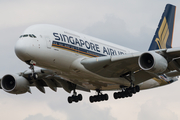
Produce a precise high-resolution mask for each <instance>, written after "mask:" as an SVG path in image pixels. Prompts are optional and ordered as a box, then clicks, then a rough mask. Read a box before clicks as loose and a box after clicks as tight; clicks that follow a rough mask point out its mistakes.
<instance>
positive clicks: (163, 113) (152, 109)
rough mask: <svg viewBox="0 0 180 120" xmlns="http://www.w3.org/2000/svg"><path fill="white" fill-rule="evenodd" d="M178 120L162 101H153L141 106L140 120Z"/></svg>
mask: <svg viewBox="0 0 180 120" xmlns="http://www.w3.org/2000/svg"><path fill="white" fill-rule="evenodd" d="M145 119H146V120H178V116H177V115H176V114H175V113H174V112H172V111H171V110H170V109H168V108H167V107H166V105H165V104H163V103H162V101H161V100H159V101H158V100H155V99H151V100H148V101H147V102H146V103H144V104H143V105H142V106H141V111H140V112H139V114H138V120H145Z"/></svg>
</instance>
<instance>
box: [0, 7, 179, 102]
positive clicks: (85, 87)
mask: <svg viewBox="0 0 180 120" xmlns="http://www.w3.org/2000/svg"><path fill="white" fill-rule="evenodd" d="M175 11H176V6H174V5H171V4H167V5H166V7H165V11H164V12H163V14H162V17H161V19H160V22H159V24H158V28H157V29H156V32H155V35H154V37H153V39H152V42H151V45H150V47H149V49H148V50H147V51H145V52H138V51H136V50H132V49H130V48H126V47H123V46H120V45H116V44H113V43H110V42H107V41H104V40H101V39H98V38H94V37H91V36H88V35H84V34H81V33H77V32H74V31H71V30H68V29H65V28H62V27H59V26H55V25H49V24H37V25H32V26H30V27H28V28H27V29H26V30H25V31H24V32H23V34H22V35H21V36H20V38H19V40H18V41H17V43H16V45H15V53H16V55H17V57H18V58H19V59H20V60H22V61H23V62H25V63H27V65H28V66H29V69H28V70H26V71H24V72H19V73H18V74H6V75H4V76H3V77H2V78H0V86H1V89H3V90H4V91H5V92H8V93H11V94H23V93H26V92H29V93H31V89H30V87H34V86H35V87H36V88H37V89H38V90H40V91H41V92H42V93H45V88H44V87H49V88H50V89H52V90H53V91H55V92H56V91H57V88H63V89H64V90H65V91H66V92H68V93H71V92H72V96H69V97H68V98H67V101H68V102H69V103H72V102H75V103H77V102H79V101H82V99H83V97H82V95H81V94H77V92H76V90H81V91H86V92H91V91H96V94H95V95H93V96H90V97H89V101H90V102H91V103H93V102H100V101H107V100H108V99H109V97H108V94H103V92H105V91H116V92H114V94H113V97H114V99H120V98H127V97H132V96H133V95H134V94H135V93H137V92H139V91H140V90H145V89H151V88H155V87H159V86H164V85H168V84H170V83H173V82H175V81H177V80H178V76H179V75H180V48H172V39H173V29H174V21H175ZM35 66H38V67H40V68H39V69H35V68H34V67H35Z"/></svg>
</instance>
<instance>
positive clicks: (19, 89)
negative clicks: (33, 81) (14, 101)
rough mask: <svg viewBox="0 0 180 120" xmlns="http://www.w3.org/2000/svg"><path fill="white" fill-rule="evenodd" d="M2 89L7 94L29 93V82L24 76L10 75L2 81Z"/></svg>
mask: <svg viewBox="0 0 180 120" xmlns="http://www.w3.org/2000/svg"><path fill="white" fill-rule="evenodd" d="M1 87H2V89H3V90H4V91H5V92H8V93H12V94H22V93H26V92H27V91H29V82H28V80H27V79H25V78H24V77H22V76H19V75H16V74H13V75H10V74H8V75H5V76H4V77H3V78H2V79H1Z"/></svg>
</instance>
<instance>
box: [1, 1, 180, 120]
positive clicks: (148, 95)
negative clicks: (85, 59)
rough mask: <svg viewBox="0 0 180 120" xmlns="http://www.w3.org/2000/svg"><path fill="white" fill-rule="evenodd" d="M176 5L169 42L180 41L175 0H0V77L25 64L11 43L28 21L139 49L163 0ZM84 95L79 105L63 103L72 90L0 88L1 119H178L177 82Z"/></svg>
mask: <svg viewBox="0 0 180 120" xmlns="http://www.w3.org/2000/svg"><path fill="white" fill-rule="evenodd" d="M167 3H172V4H174V5H176V6H177V9H176V10H177V11H176V20H175V30H174V40H173V47H179V46H180V1H179V0H158V1H157V0H111V1H110V0H88V1H87V0H86V1H85V0H51V1H48V0H31V1H25V0H14V1H13V0H0V18H1V19H0V36H1V39H0V43H1V44H0V56H1V57H0V61H1V62H0V77H3V76H4V75H5V74H8V73H17V72H22V71H25V70H26V69H28V66H27V65H26V64H25V63H23V62H21V61H20V60H19V59H18V58H17V57H16V55H15V53H14V45H15V43H16V41H17V40H18V37H19V36H20V35H21V33H23V31H24V30H25V29H26V28H27V27H28V26H30V25H33V24H39V23H40V24H41V23H43V24H44V23H45V24H54V25H58V26H62V27H65V28H68V29H71V30H74V31H77V32H81V33H84V34H88V35H91V36H94V37H98V38H101V39H104V40H107V41H111V42H113V43H116V44H119V45H123V46H126V47H129V48H132V49H135V50H138V51H146V50H148V47H149V45H150V43H151V40H152V38H153V35H154V33H155V30H156V28H157V25H158V22H159V20H160V18H161V15H162V13H163V11H164V8H165V5H166V4H167ZM78 93H81V94H82V95H83V97H84V98H83V101H82V102H79V103H78V104H76V103H73V104H68V102H67V97H68V96H70V95H71V94H68V93H66V92H65V91H64V90H63V89H61V88H60V89H58V91H57V93H56V92H53V91H52V90H50V89H49V88H46V94H42V93H41V92H40V91H38V90H37V89H36V88H32V94H29V93H26V94H22V95H12V94H8V93H6V92H4V91H3V90H0V119H2V120H12V119H16V120H80V119H82V120H92V119H93V120H96V119H103V120H120V119H122V120H132V119H133V120H160V119H162V120H179V119H180V95H179V94H180V82H179V81H177V82H175V83H173V84H171V85H167V86H164V87H159V88H155V89H150V90H145V91H141V92H140V93H138V94H136V95H134V96H133V97H132V98H126V99H121V100H114V98H113V97H112V96H113V92H107V93H108V94H109V97H110V99H109V101H106V102H100V103H93V104H91V103H90V102H89V96H90V95H93V94H94V93H95V92H94V91H93V92H91V93H86V92H82V91H78Z"/></svg>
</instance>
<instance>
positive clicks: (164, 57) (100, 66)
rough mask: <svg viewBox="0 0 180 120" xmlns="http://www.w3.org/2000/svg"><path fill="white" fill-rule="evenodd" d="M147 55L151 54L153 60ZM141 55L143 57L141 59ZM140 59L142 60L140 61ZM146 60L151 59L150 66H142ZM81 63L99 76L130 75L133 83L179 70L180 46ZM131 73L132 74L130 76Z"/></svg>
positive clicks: (97, 58) (86, 60)
mask: <svg viewBox="0 0 180 120" xmlns="http://www.w3.org/2000/svg"><path fill="white" fill-rule="evenodd" d="M143 55H144V56H143ZM148 55H151V57H152V59H153V60H151V59H150V56H148ZM142 57H144V58H143V59H142ZM140 59H142V60H141V61H140ZM148 61H152V62H153V64H152V65H151V66H150V68H143V64H144V62H147V63H148ZM163 61H165V63H163ZM141 62H142V63H141ZM81 64H82V65H83V66H84V67H85V68H86V69H87V70H89V71H91V72H93V73H95V74H98V75H100V76H103V77H109V78H117V77H127V76H129V77H130V79H131V78H132V77H133V78H134V79H135V84H138V83H141V82H143V81H146V80H148V79H150V78H153V77H158V75H160V74H166V73H169V72H171V71H173V70H176V71H180V48H172V49H161V50H155V51H150V52H145V53H142V52H137V53H131V54H126V55H119V56H105V57H96V58H87V59H84V60H82V61H81ZM161 67H162V68H161ZM165 67H166V68H165ZM164 68H165V69H164ZM153 70H154V71H153ZM162 70H163V71H162ZM158 71H159V72H158ZM132 74H133V76H130V75H132Z"/></svg>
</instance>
